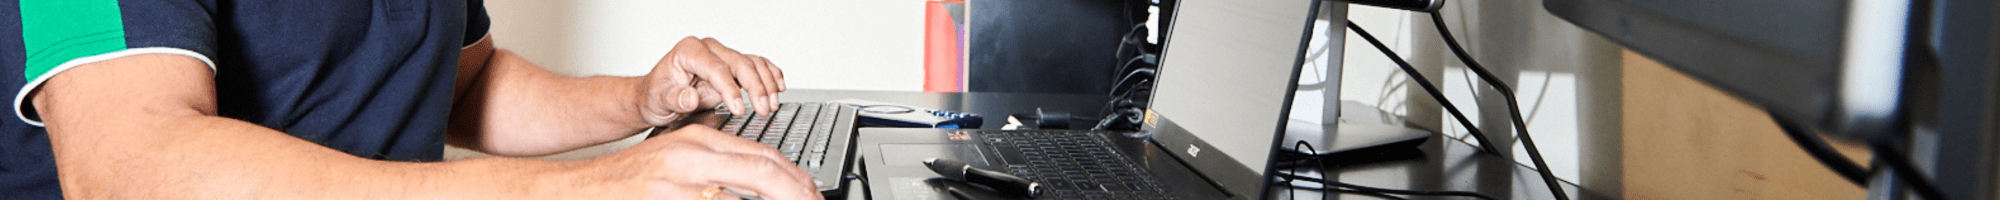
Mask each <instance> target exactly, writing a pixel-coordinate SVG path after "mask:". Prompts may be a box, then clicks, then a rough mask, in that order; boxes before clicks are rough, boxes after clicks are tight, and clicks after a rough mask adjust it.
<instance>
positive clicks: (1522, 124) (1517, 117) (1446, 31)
mask: <svg viewBox="0 0 2000 200" xmlns="http://www.w3.org/2000/svg"><path fill="white" fill-rule="evenodd" d="M1442 10H1443V9H1439V10H1438V11H1431V12H1429V13H1430V15H1431V23H1432V24H1433V25H1435V26H1434V27H1437V30H1438V36H1441V37H1443V38H1444V44H1445V46H1448V47H1450V48H1451V52H1452V54H1453V55H1456V56H1457V57H1458V60H1459V61H1460V62H1462V63H1465V66H1466V67H1467V68H1471V69H1472V72H1474V73H1477V74H1479V79H1480V80H1483V81H1486V84H1488V85H1489V86H1492V87H1493V90H1495V91H1500V96H1501V97H1503V98H1502V99H1504V100H1507V112H1508V113H1509V114H1510V115H1508V117H1509V118H1511V119H1513V120H1514V131H1515V132H1518V133H1520V134H1515V135H1517V136H1520V137H1519V138H1520V139H1521V145H1523V147H1527V150H1528V160H1529V161H1533V162H1534V163H1535V171H1538V172H1540V173H1541V174H1542V182H1544V183H1546V184H1548V185H1549V192H1551V193H1553V194H1554V195H1556V199H1561V200H1568V199H1569V195H1568V194H1565V193H1564V192H1563V190H1562V183H1561V182H1560V181H1561V180H1558V179H1556V175H1555V173H1554V172H1551V171H1549V164H1548V162H1547V161H1543V160H1542V151H1541V149H1540V148H1535V138H1534V136H1532V134H1528V122H1527V121H1525V120H1522V119H1521V104H1520V103H1519V102H1516V100H1515V99H1514V89H1513V87H1511V86H1507V83H1505V82H1501V81H1500V77H1499V76H1494V75H1493V72H1492V71H1488V70H1486V67H1485V66H1482V65H1480V64H1479V61H1475V60H1472V54H1470V53H1466V52H1465V48H1464V47H1460V46H1459V45H1458V39H1456V38H1452V36H1451V29H1450V28H1447V27H1445V25H1444V16H1443V15H1440V14H1438V13H1440V12H1442ZM1348 25H1349V26H1348V27H1355V28H1357V29H1358V28H1359V27H1358V26H1352V25H1353V24H1352V23H1349V24H1348ZM1370 41H1371V42H1372V41H1374V40H1372V39H1371V40H1370ZM1378 46H1379V45H1378ZM1383 50H1385V51H1386V50H1388V49H1386V48H1384V49H1383Z"/></svg>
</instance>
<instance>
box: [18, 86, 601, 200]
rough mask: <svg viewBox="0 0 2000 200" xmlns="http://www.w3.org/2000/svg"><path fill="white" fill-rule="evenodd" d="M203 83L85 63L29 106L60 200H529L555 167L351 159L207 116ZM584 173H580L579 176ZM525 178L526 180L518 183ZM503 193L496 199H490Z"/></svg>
mask: <svg viewBox="0 0 2000 200" xmlns="http://www.w3.org/2000/svg"><path fill="white" fill-rule="evenodd" d="M212 80H213V76H212V74H211V73H210V72H209V71H208V68H207V67H205V65H204V64H203V63H202V62H201V61H199V60H196V59H193V58H190V57H185V56H180V55H167V54H144V55H135V56H128V57H123V58H117V59H112V60H107V61H102V62H97V63H92V64H85V65H81V66H78V67H75V68H73V69H70V70H68V71H65V72H62V73H61V74H58V75H56V76H54V78H50V79H49V80H48V81H47V82H46V83H45V84H44V85H43V86H42V87H41V89H39V90H37V91H38V92H34V93H33V94H31V95H30V96H32V99H33V102H34V103H33V105H34V108H35V109H36V110H37V111H39V113H40V114H41V115H40V116H41V119H42V120H44V122H46V124H47V125H48V127H47V128H48V129H47V130H48V136H49V142H50V144H51V145H50V146H51V150H52V151H53V152H54V156H55V161H56V170H57V172H58V173H57V174H58V176H59V177H58V179H59V180H60V181H61V182H62V184H61V186H62V187H63V189H62V190H63V192H64V195H66V196H68V197H73V198H76V199H107V198H108V199H306V198H343V199H383V198H403V197H408V198H422V197H473V198H479V197H485V196H486V195H494V196H496V198H497V197H534V196H537V195H539V194H541V193H537V192H534V191H535V190H524V189H544V188H555V187H536V185H538V184H545V183H547V184H560V185H582V183H580V182H571V181H567V180H605V179H571V178H578V177H583V178H588V176H578V175H575V174H569V172H568V171H565V169H575V168H570V167H565V166H562V165H569V163H566V162H561V163H559V162H543V161H519V160H507V159H490V160H479V161H468V162H447V163H411V162H393V161H376V160H368V159H362V158H360V157H355V156H352V155H348V154H346V153H343V152H340V151H336V150H334V149H331V148H327V147H324V146H320V145H318V144H313V143H312V142H307V141H306V140H303V139H299V138H296V137H293V136H291V135H288V134H285V133H282V132H278V131H277V130H273V129H270V128H266V127H263V126H259V125H256V124H252V123H249V122H244V121H241V120H236V119H230V118H225V117H219V116H216V113H217V106H216V104H215V90H214V85H213V84H214V83H213V82H212ZM584 169H588V168H587V167H586V168H584ZM530 177H533V178H530ZM501 195H506V196H501Z"/></svg>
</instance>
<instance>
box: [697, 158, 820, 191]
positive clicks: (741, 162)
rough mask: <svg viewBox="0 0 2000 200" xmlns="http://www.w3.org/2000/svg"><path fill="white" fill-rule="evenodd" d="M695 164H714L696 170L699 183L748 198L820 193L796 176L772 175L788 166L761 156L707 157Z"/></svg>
mask: <svg viewBox="0 0 2000 200" xmlns="http://www.w3.org/2000/svg"><path fill="white" fill-rule="evenodd" d="M709 155H711V156H704V157H706V158H702V159H700V161H698V163H714V164H710V165H709V166H707V167H701V168H700V169H697V173H694V174H693V176H692V177H690V178H694V180H696V181H699V182H702V183H714V184H717V185H721V186H723V187H727V188H731V189H743V190H740V191H741V192H747V193H748V194H750V195H757V196H758V197H763V198H768V199H818V196H819V190H818V189H817V187H813V186H812V185H811V184H809V182H807V181H801V179H804V178H802V177H797V176H772V174H781V173H784V171H783V170H781V169H785V168H788V167H790V165H788V164H789V163H781V162H774V161H771V160H769V159H764V158H763V157H760V156H754V155H746V154H709Z"/></svg>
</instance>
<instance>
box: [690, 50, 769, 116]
mask: <svg viewBox="0 0 2000 200" xmlns="http://www.w3.org/2000/svg"><path fill="white" fill-rule="evenodd" d="M701 41H702V43H704V44H705V45H706V46H708V49H709V50H710V51H713V52H714V53H715V56H716V57H718V58H722V61H723V62H724V63H728V64H729V67H730V68H729V69H730V70H729V72H730V73H731V75H734V77H732V78H734V79H736V83H737V84H742V86H743V88H744V91H745V92H748V93H750V101H751V103H752V104H755V105H756V109H757V113H762V114H768V113H770V112H771V111H773V110H777V107H776V105H777V104H775V103H776V102H770V101H769V100H770V96H769V95H770V91H767V90H764V89H765V87H764V82H763V81H761V80H758V79H760V77H761V76H758V75H757V69H756V67H755V64H751V62H750V61H749V60H748V59H745V58H747V57H744V56H743V53H740V52H736V50H734V49H729V47H728V46H723V45H722V42H721V41H719V40H715V38H702V39H701Z"/></svg>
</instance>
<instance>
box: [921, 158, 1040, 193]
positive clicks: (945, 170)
mask: <svg viewBox="0 0 2000 200" xmlns="http://www.w3.org/2000/svg"><path fill="white" fill-rule="evenodd" d="M924 166H927V167H930V168H931V171H932V172H937V173H938V175H944V177H945V178H951V179H956V180H960V181H965V182H968V183H972V184H979V185H984V186H986V187H990V188H993V190H999V191H1000V192H1005V193H1016V194H1023V195H1025V196H1027V197H1028V198H1034V197H1037V196H1041V195H1042V190H1041V187H1042V185H1041V184H1040V183H1035V182H1033V181H1028V179H1023V178H1021V177H1018V176H1014V175H1012V174H1007V173H1006V172H1000V171H993V170H989V169H980V168H977V167H972V165H970V164H966V163H965V162H959V161H956V160H946V159H938V158H931V159H924Z"/></svg>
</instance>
